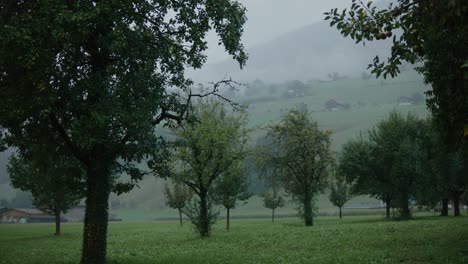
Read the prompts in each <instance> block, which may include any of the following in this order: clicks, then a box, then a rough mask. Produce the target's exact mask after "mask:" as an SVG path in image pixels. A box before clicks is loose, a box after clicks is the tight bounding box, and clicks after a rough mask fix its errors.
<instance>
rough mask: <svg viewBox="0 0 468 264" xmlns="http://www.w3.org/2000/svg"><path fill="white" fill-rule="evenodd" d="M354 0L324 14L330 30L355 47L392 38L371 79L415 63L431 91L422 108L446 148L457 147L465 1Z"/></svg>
mask: <svg viewBox="0 0 468 264" xmlns="http://www.w3.org/2000/svg"><path fill="white" fill-rule="evenodd" d="M377 5H378V4H374V3H373V2H372V1H369V2H368V3H367V4H365V3H363V2H362V1H357V0H353V1H352V4H351V7H350V9H349V10H348V9H344V10H342V11H339V10H338V9H337V8H335V9H332V10H331V11H330V12H326V13H325V19H326V20H331V22H330V25H331V26H336V27H337V29H338V30H340V32H341V34H342V35H344V36H347V37H348V36H349V37H351V38H352V39H355V40H356V43H359V42H363V43H365V42H366V41H375V40H383V39H387V38H392V44H393V45H392V48H391V55H390V57H389V58H388V59H387V61H386V62H385V61H383V62H382V61H381V60H380V58H379V57H375V59H374V61H373V62H372V64H370V65H369V68H372V72H373V73H374V74H376V76H377V77H378V76H380V75H383V76H384V77H386V76H387V75H390V76H392V77H394V76H395V75H397V74H398V73H399V72H400V70H399V69H400V66H401V65H402V63H403V62H408V63H410V64H416V65H417V66H418V67H417V68H416V69H417V70H418V72H420V73H422V74H423V75H424V78H425V81H426V82H427V83H428V84H430V85H431V86H432V90H431V91H428V92H427V95H428V99H427V104H428V106H429V108H430V109H431V111H432V114H433V116H434V118H435V119H436V121H437V123H438V124H439V125H438V127H439V129H440V130H441V132H443V134H444V139H445V141H446V142H447V143H448V144H450V145H460V144H461V143H462V142H463V141H464V140H466V138H465V139H464V133H463V130H464V125H466V124H467V122H468V95H467V93H466V91H467V89H468V71H467V70H466V67H467V66H466V65H467V62H468V55H467V53H466V52H465V50H466V46H467V43H468V34H466V32H467V31H468V20H467V19H466V18H467V17H468V2H467V1H465V0H441V1H430V0H421V1H416V0H398V1H391V2H390V3H389V4H388V7H387V8H378V7H377Z"/></svg>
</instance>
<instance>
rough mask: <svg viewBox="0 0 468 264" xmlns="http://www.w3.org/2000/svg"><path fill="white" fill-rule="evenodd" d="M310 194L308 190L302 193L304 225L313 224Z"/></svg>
mask: <svg viewBox="0 0 468 264" xmlns="http://www.w3.org/2000/svg"><path fill="white" fill-rule="evenodd" d="M313 217H314V216H313V212H312V196H311V195H310V193H309V192H306V193H305V194H304V220H305V225H306V226H313V225H314V222H313V220H314V219H313Z"/></svg>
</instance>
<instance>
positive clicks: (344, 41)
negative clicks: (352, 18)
mask: <svg viewBox="0 0 468 264" xmlns="http://www.w3.org/2000/svg"><path fill="white" fill-rule="evenodd" d="M390 44H391V41H390V40H387V41H375V42H373V43H366V45H365V46H363V45H362V44H359V45H356V43H355V42H354V41H353V40H351V39H350V38H344V37H343V36H341V35H340V33H339V32H338V31H337V30H336V29H335V28H331V27H330V26H329V23H328V22H325V21H323V22H318V23H314V24H311V25H308V26H306V27H303V28H300V29H298V30H295V31H292V32H289V33H286V34H284V35H281V36H279V37H278V38H277V39H275V40H272V41H269V42H267V43H265V44H262V45H258V46H255V47H252V48H249V49H248V54H249V60H248V61H247V65H246V66H245V67H244V69H243V70H240V69H239V66H238V64H237V63H236V62H234V61H233V60H225V61H222V62H218V63H214V64H208V65H206V66H205V67H204V68H203V69H202V70H198V71H196V72H194V73H193V76H194V80H195V81H196V82H202V83H203V82H207V81H215V80H220V79H222V78H224V77H231V78H233V79H234V80H236V81H240V82H246V83H247V82H251V81H253V80H255V79H260V80H263V81H265V82H270V83H271V82H279V81H284V80H302V81H307V80H311V79H327V78H328V77H327V75H328V74H330V73H334V72H337V73H339V74H340V75H349V76H351V75H359V74H361V73H362V72H363V71H366V69H367V65H368V64H369V63H371V62H372V59H373V58H374V57H375V56H376V55H380V56H381V57H382V58H383V59H384V58H386V56H387V55H388V54H389V51H390Z"/></svg>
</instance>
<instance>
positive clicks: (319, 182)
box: [261, 110, 334, 226]
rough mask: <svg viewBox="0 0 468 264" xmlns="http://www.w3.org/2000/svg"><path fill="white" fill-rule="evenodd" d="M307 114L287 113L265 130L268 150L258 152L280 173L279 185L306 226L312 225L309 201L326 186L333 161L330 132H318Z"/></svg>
mask: <svg viewBox="0 0 468 264" xmlns="http://www.w3.org/2000/svg"><path fill="white" fill-rule="evenodd" d="M308 115H309V114H308V112H306V111H299V110H289V111H288V112H287V113H286V114H285V115H284V116H283V117H282V119H281V120H280V121H279V123H277V124H274V125H271V126H269V127H268V137H269V138H271V144H272V146H271V147H265V148H264V150H263V151H261V152H262V153H263V154H262V155H264V156H265V157H266V158H265V160H267V161H268V163H270V164H271V167H272V168H275V169H276V168H278V169H280V170H281V171H282V173H281V178H280V181H281V185H282V187H284V189H285V191H286V192H287V193H289V194H291V195H292V196H293V198H294V200H296V201H297V202H298V203H299V206H300V210H299V212H302V216H303V217H304V220H305V225H306V226H311V225H313V211H312V210H313V206H312V201H313V198H314V196H316V195H317V193H318V192H320V191H321V190H323V189H324V188H325V186H326V181H327V178H328V176H329V173H330V169H331V165H332V164H333V162H334V157H333V155H332V151H331V149H330V146H331V138H330V136H331V132H330V131H323V130H320V129H319V127H318V124H317V122H315V121H313V120H311V119H310V118H309V116H308Z"/></svg>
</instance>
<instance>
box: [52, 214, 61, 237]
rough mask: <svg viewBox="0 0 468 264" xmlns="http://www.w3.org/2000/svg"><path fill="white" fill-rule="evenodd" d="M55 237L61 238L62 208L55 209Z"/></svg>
mask: <svg viewBox="0 0 468 264" xmlns="http://www.w3.org/2000/svg"><path fill="white" fill-rule="evenodd" d="M54 213H55V236H60V235H61V232H60V208H55V212H54Z"/></svg>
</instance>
